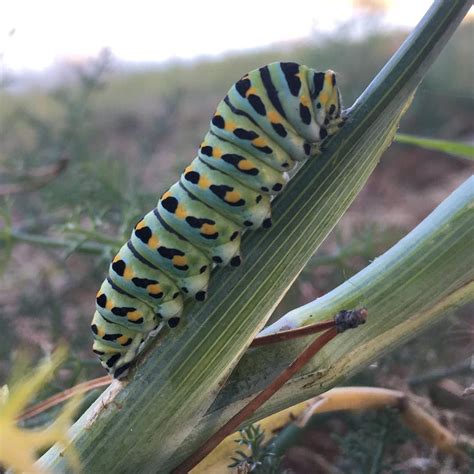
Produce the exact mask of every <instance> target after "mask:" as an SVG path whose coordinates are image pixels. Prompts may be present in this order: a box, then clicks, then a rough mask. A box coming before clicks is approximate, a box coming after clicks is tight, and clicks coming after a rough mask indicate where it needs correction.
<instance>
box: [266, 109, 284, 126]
mask: <svg viewBox="0 0 474 474" xmlns="http://www.w3.org/2000/svg"><path fill="white" fill-rule="evenodd" d="M267 117H268V120H270V122H272V123H279V122H280V121H281V118H280V114H279V113H278V112H275V111H274V110H270V111H269V112H267Z"/></svg>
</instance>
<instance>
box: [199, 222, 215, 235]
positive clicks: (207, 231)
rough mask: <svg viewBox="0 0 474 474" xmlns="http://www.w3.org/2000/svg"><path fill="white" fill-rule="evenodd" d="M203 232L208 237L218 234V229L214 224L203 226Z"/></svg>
mask: <svg viewBox="0 0 474 474" xmlns="http://www.w3.org/2000/svg"><path fill="white" fill-rule="evenodd" d="M201 232H202V233H203V234H206V235H212V234H215V233H216V227H215V225H214V224H203V225H202V226H201Z"/></svg>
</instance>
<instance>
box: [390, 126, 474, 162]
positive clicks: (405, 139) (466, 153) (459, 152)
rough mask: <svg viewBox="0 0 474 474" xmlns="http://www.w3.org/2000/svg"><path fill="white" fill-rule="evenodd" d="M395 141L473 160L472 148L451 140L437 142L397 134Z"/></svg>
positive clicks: (434, 139)
mask: <svg viewBox="0 0 474 474" xmlns="http://www.w3.org/2000/svg"><path fill="white" fill-rule="evenodd" d="M395 141H396V142H398V143H405V144H408V145H415V146H418V147H421V148H425V149H427V150H434V151H441V152H443V153H447V154H448V155H453V156H457V157H460V158H466V159H468V160H474V146H473V145H471V144H469V143H460V142H455V141H452V140H438V139H436V138H426V137H418V136H415V135H407V134H405V133H398V134H397V135H395Z"/></svg>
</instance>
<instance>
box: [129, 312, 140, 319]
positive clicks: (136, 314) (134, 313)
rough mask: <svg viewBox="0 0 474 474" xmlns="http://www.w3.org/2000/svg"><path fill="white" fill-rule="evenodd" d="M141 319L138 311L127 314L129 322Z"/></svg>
mask: <svg viewBox="0 0 474 474" xmlns="http://www.w3.org/2000/svg"><path fill="white" fill-rule="evenodd" d="M140 318H141V315H140V311H137V310H135V311H130V313H127V319H128V320H129V321H137V320H139V319H140Z"/></svg>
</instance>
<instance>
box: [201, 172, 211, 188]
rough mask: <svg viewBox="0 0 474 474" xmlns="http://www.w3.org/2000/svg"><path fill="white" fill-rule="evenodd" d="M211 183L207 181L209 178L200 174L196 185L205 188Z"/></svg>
mask: <svg viewBox="0 0 474 474" xmlns="http://www.w3.org/2000/svg"><path fill="white" fill-rule="evenodd" d="M211 184H212V183H211V181H209V179H208V178H206V177H205V176H203V175H201V176H200V177H199V182H198V186H199V187H200V188H201V189H207V188H208V187H209V186H210V185H211Z"/></svg>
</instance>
